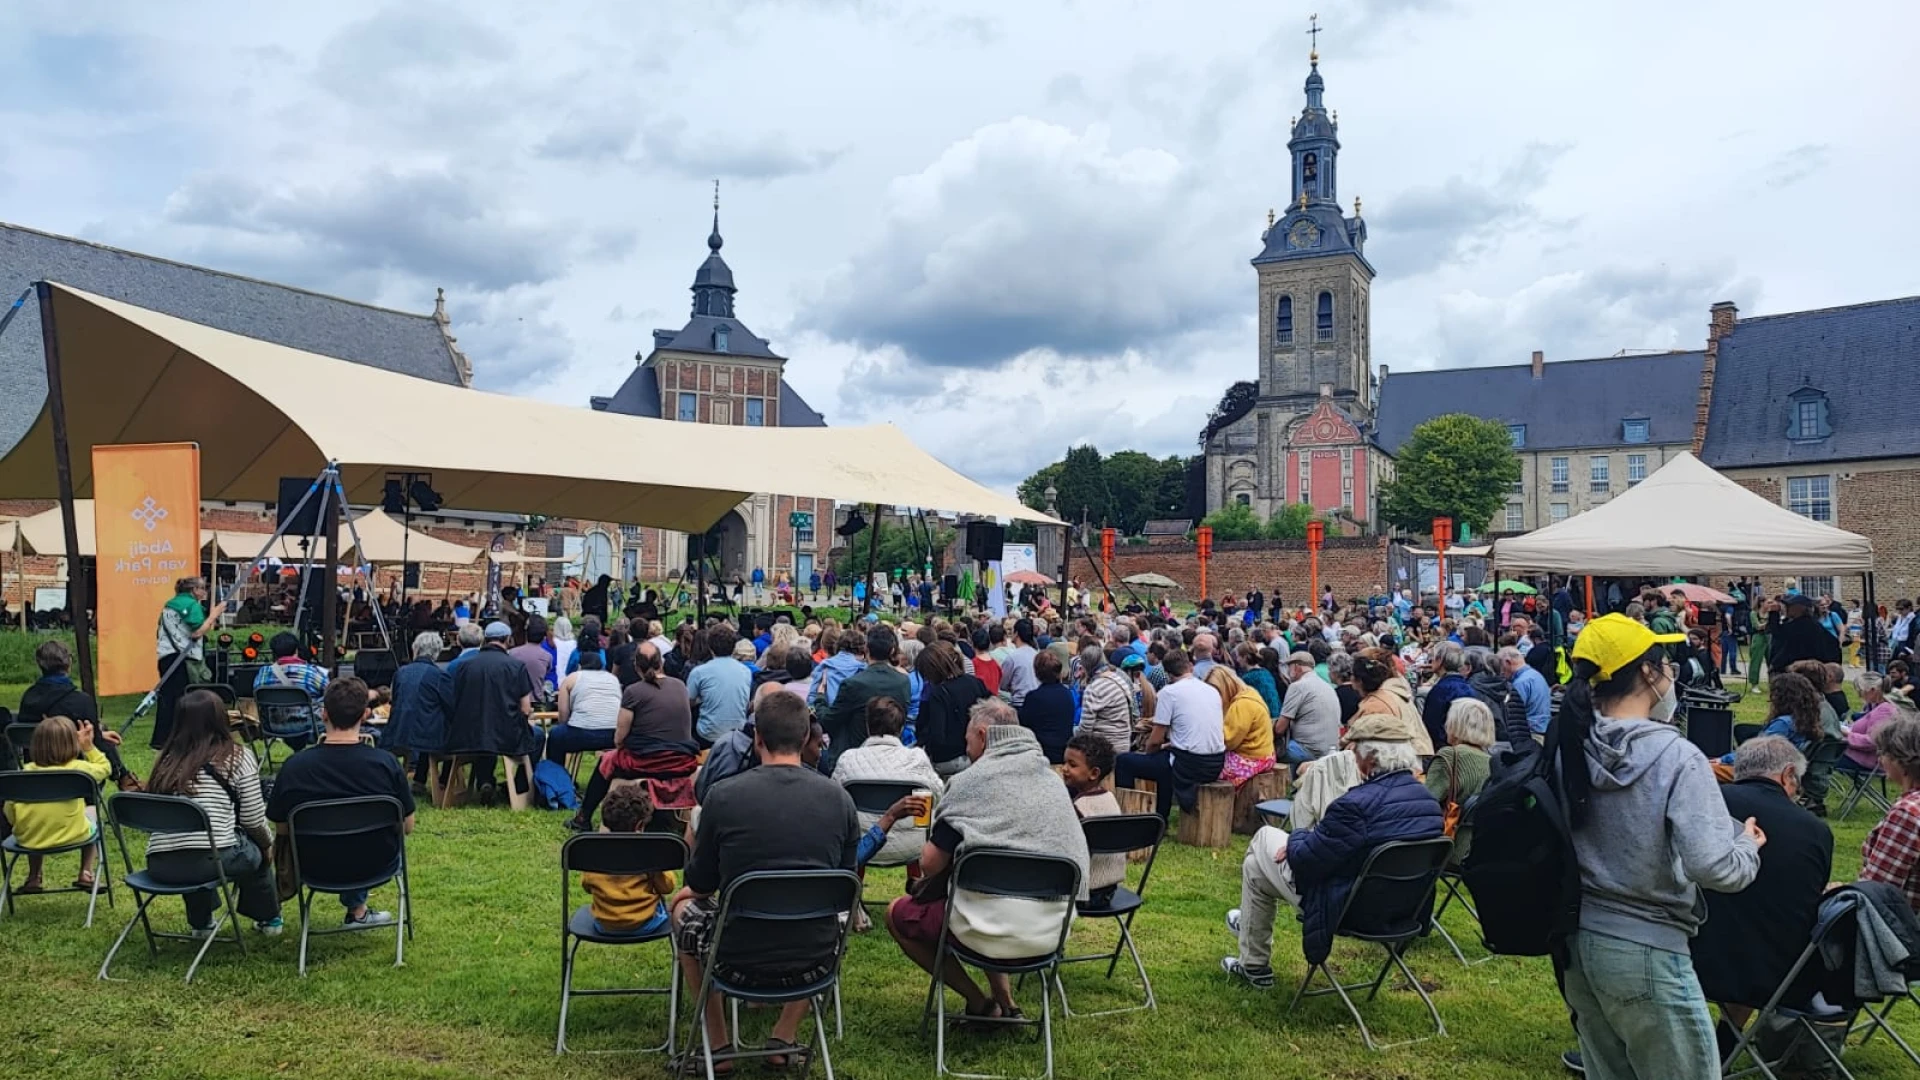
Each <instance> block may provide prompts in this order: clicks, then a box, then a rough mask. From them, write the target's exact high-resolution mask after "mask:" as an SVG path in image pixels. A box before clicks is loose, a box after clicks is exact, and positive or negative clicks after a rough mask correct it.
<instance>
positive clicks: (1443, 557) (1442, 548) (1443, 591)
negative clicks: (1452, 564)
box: [1433, 543, 1447, 615]
mask: <svg viewBox="0 0 1920 1080" xmlns="http://www.w3.org/2000/svg"><path fill="white" fill-rule="evenodd" d="M1433 550H1435V551H1437V552H1439V553H1440V613H1441V614H1442V615H1445V614H1446V612H1447V545H1445V544H1440V543H1436V544H1434V545H1433Z"/></svg>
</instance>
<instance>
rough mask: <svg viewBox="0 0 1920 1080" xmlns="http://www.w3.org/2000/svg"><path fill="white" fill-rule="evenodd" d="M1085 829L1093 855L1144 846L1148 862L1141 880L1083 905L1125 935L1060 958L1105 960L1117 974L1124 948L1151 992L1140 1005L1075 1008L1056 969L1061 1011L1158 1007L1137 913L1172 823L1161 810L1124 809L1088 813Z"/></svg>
mask: <svg viewBox="0 0 1920 1080" xmlns="http://www.w3.org/2000/svg"><path fill="white" fill-rule="evenodd" d="M1081 830H1082V831H1083V832H1085V833H1086V836H1087V853H1088V854H1089V855H1091V856H1094V857H1096V858H1097V857H1099V856H1101V855H1117V856H1119V857H1120V858H1123V859H1124V858H1126V856H1127V853H1128V852H1131V851H1138V850H1141V849H1145V850H1146V852H1147V859H1146V862H1145V863H1143V864H1141V867H1140V880H1139V881H1138V882H1137V883H1135V885H1134V886H1133V887H1132V888H1131V889H1129V888H1128V887H1127V883H1126V882H1124V881H1122V882H1121V883H1120V884H1119V886H1117V887H1116V888H1115V889H1114V890H1113V899H1111V900H1109V901H1108V902H1107V903H1106V904H1105V905H1100V906H1096V905H1094V904H1092V903H1090V902H1089V903H1081V904H1079V905H1078V907H1079V914H1080V917H1081V918H1083V919H1112V920H1113V921H1114V925H1116V926H1118V927H1119V928H1120V940H1118V941H1116V942H1114V945H1113V951H1112V952H1110V953H1098V954H1094V955H1090V956H1063V957H1061V959H1060V964H1061V966H1062V967H1065V966H1066V965H1067V964H1082V963H1087V962H1089V961H1099V960H1105V961H1106V962H1107V978H1109V979H1111V978H1113V972H1114V969H1115V968H1116V967H1118V966H1119V964H1120V950H1121V949H1125V950H1126V951H1127V952H1128V954H1130V955H1131V956H1132V957H1133V967H1134V970H1135V971H1138V972H1139V973H1140V985H1141V987H1142V988H1143V989H1144V991H1145V993H1146V998H1147V999H1146V1000H1145V1001H1144V1002H1142V1003H1140V1004H1138V1005H1128V1006H1126V1007H1125V1008H1120V1009H1105V1010H1102V1011H1100V1012H1089V1013H1079V1014H1076V1013H1075V1012H1074V1011H1073V1006H1072V1005H1071V1004H1069V1003H1068V1001H1067V986H1066V983H1065V982H1064V981H1062V979H1061V976H1062V974H1063V972H1060V971H1056V972H1055V973H1054V985H1055V986H1056V987H1058V988H1059V991H1060V1012H1061V1014H1062V1015H1065V1016H1074V1015H1079V1016H1111V1015H1113V1014H1115V1013H1126V1012H1135V1011H1137V1010H1140V1009H1147V1010H1150V1011H1151V1010H1153V1009H1155V1008H1156V1005H1155V1003H1154V999H1153V983H1152V981H1151V980H1149V979H1148V978H1147V965H1146V964H1145V963H1144V962H1142V961H1141V959H1140V950H1139V949H1138V948H1136V947H1135V945H1134V942H1133V917H1134V916H1135V915H1137V914H1139V913H1140V909H1141V908H1142V907H1144V906H1146V900H1145V899H1144V897H1145V895H1146V891H1147V879H1148V878H1150V877H1152V876H1153V861H1154V859H1156V858H1158V857H1159V855H1160V841H1161V840H1162V839H1163V838H1164V837H1165V836H1166V834H1167V823H1166V822H1165V821H1162V820H1161V819H1160V815H1158V814H1121V815H1117V816H1113V817H1096V818H1088V819H1086V820H1085V821H1083V822H1081Z"/></svg>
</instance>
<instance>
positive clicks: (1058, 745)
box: [1019, 649, 1074, 765]
mask: <svg viewBox="0 0 1920 1080" xmlns="http://www.w3.org/2000/svg"><path fill="white" fill-rule="evenodd" d="M1064 670H1065V667H1064V665H1063V664H1061V662H1060V657H1059V655H1058V654H1056V653H1055V652H1054V651H1053V650H1052V649H1042V650H1040V651H1039V652H1037V653H1035V654H1034V657H1033V677H1034V679H1035V680H1037V683H1038V685H1036V686H1034V688H1033V689H1031V690H1029V691H1027V695H1026V697H1025V698H1024V699H1022V700H1021V702H1020V705H1019V710H1020V726H1021V727H1023V728H1026V729H1027V730H1028V731H1031V732H1033V737H1034V738H1035V739H1038V740H1039V741H1040V750H1041V752H1042V753H1044V754H1046V755H1047V760H1048V761H1049V762H1051V763H1052V764H1055V765H1058V764H1060V763H1061V762H1062V761H1065V760H1066V756H1067V740H1068V739H1071V738H1073V714H1074V703H1073V691H1072V690H1070V689H1068V688H1067V684H1066V683H1064V682H1062V681H1061V673H1062V672H1063V671H1064Z"/></svg>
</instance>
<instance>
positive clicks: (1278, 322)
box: [1273, 296, 1293, 345]
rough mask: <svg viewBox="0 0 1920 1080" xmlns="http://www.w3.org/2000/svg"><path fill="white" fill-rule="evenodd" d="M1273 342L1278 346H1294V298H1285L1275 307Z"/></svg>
mask: <svg viewBox="0 0 1920 1080" xmlns="http://www.w3.org/2000/svg"><path fill="white" fill-rule="evenodd" d="M1273 340H1274V343H1275V344H1277V345H1291V344H1293V297H1291V296H1283V297H1281V298H1280V300H1279V301H1278V302H1277V303H1275V304H1274V305H1273Z"/></svg>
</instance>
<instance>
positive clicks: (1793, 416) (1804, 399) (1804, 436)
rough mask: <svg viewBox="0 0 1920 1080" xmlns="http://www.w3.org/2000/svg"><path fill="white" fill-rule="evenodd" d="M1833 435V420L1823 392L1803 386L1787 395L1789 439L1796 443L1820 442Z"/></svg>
mask: <svg viewBox="0 0 1920 1080" xmlns="http://www.w3.org/2000/svg"><path fill="white" fill-rule="evenodd" d="M1832 434H1833V418H1832V416H1831V415H1830V414H1829V412H1828V408H1827V395H1826V392H1825V391H1823V390H1816V389H1814V388H1813V387H1811V386H1803V387H1801V388H1800V389H1798V390H1795V391H1794V392H1793V393H1791V394H1789V395H1787V438H1788V439H1791V440H1792V441H1794V442H1819V441H1820V440H1821V439H1824V438H1826V437H1827V436H1829V435H1832Z"/></svg>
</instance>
